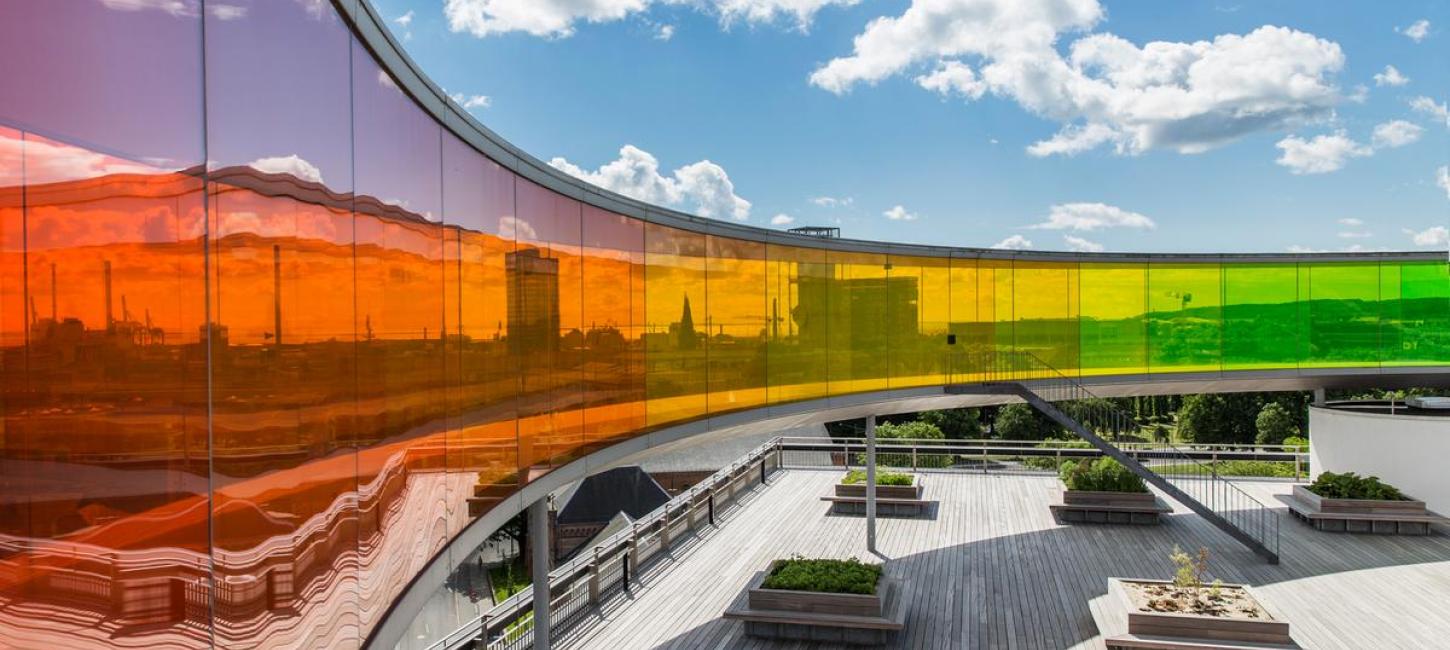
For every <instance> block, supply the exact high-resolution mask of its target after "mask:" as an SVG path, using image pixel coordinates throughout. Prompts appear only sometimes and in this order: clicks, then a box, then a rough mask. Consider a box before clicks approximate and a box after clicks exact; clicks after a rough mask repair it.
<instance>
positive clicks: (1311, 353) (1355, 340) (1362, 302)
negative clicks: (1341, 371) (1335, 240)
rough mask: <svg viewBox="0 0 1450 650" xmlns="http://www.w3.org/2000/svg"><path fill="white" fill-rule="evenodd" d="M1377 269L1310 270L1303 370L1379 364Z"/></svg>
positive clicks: (1360, 266)
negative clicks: (1304, 368)
mask: <svg viewBox="0 0 1450 650" xmlns="http://www.w3.org/2000/svg"><path fill="white" fill-rule="evenodd" d="M1379 299H1380V277H1379V265H1378V264H1357V263H1356V264H1333V263H1331V264H1314V265H1310V266H1309V301H1308V312H1309V313H1308V321H1307V322H1306V324H1307V326H1308V335H1309V349H1308V355H1307V357H1306V358H1305V360H1304V363H1303V364H1302V365H1303V366H1305V367H1311V368H1313V367H1344V366H1376V365H1379V358H1380V331H1379Z"/></svg>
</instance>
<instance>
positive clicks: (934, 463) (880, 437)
mask: <svg viewBox="0 0 1450 650" xmlns="http://www.w3.org/2000/svg"><path fill="white" fill-rule="evenodd" d="M876 439H877V441H879V442H881V443H882V444H891V441H893V440H926V441H932V440H945V439H946V436H945V435H944V434H943V433H942V432H941V429H938V428H936V426H934V425H931V424H928V423H926V422H921V421H912V422H903V423H901V424H892V423H890V422H886V423H882V424H879V425H877V426H876ZM926 444H941V443H932V442H927V443H926ZM954 460H955V459H954V458H953V457H952V456H951V455H950V454H929V453H926V452H925V451H918V452H917V455H916V466H917V467H951V465H952V462H953V461H954ZM856 463H857V464H860V465H865V464H866V454H857V455H856ZM876 465H877V466H878V467H880V466H883V465H884V466H886V467H911V454H902V453H880V452H879V451H878V452H877V454H876Z"/></svg>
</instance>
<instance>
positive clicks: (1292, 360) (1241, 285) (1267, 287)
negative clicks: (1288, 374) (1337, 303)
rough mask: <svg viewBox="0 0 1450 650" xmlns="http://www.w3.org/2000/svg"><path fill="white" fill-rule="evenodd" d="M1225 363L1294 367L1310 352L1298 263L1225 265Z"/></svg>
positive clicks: (1248, 366)
mask: <svg viewBox="0 0 1450 650" xmlns="http://www.w3.org/2000/svg"><path fill="white" fill-rule="evenodd" d="M1223 286H1224V288H1223V295H1224V306H1223V368H1224V370H1258V369H1263V368H1293V367H1294V366H1296V365H1297V364H1298V362H1299V360H1300V359H1301V358H1303V356H1304V352H1305V350H1304V341H1303V338H1302V337H1301V336H1300V334H1299V333H1300V330H1301V324H1300V322H1299V305H1298V302H1299V291H1300V287H1299V269H1298V267H1297V266H1295V265H1292V264H1226V265H1224V267H1223Z"/></svg>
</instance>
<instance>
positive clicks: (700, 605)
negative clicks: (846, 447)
mask: <svg viewBox="0 0 1450 650" xmlns="http://www.w3.org/2000/svg"><path fill="white" fill-rule="evenodd" d="M839 474H840V473H839V472H838V471H830V470H803V469H792V470H788V471H786V472H783V473H781V474H777V475H775V477H774V478H773V479H772V481H771V485H770V486H769V487H759V486H757V487H756V488H755V492H754V493H753V494H751V495H748V496H743V500H744V501H743V503H744V506H743V507H741V508H739V509H733V510H732V511H731V512H730V514H729V515H728V516H729V517H730V519H731V521H729V522H728V525H725V526H723V527H722V528H719V529H716V530H710V531H707V532H706V533H705V534H704V535H703V536H702V537H697V538H689V539H687V540H681V541H680V543H679V544H678V545H677V546H676V548H675V549H674V558H675V559H674V560H673V561H669V560H666V561H663V562H660V563H656V564H654V565H651V566H650V567H647V568H646V570H645V571H644V572H643V574H642V575H641V576H639V579H640V584H639V585H637V586H636V587H635V588H634V589H633V591H632V592H631V594H629V595H627V596H626V597H625V598H615V599H611V600H610V601H609V603H608V604H607V605H606V607H605V608H604V609H603V610H602V611H600V612H599V613H598V614H596V615H591V616H590V617H589V619H588V620H586V621H584V622H583V623H582V624H581V625H579V626H578V627H575V628H574V629H572V630H570V631H569V632H568V633H566V634H565V635H564V636H563V637H562V638H560V639H558V641H557V642H556V643H555V647H562V648H568V649H570V650H574V649H579V648H599V649H609V650H615V649H620V648H710V649H719V648H807V647H822V646H814V645H811V644H787V643H775V642H768V641H762V640H758V639H754V638H750V637H746V636H744V634H743V625H742V624H741V623H738V622H734V621H727V620H724V619H722V618H721V617H720V615H721V614H722V613H723V612H724V611H725V610H726V609H727V608H729V607H730V606H731V605H732V603H734V602H736V601H737V600H741V601H742V602H743V598H744V594H743V590H744V588H745V586H746V583H747V582H748V581H749V580H750V578H751V576H752V575H753V574H754V573H755V572H756V571H758V570H760V569H761V568H762V567H764V566H765V565H766V564H767V563H768V562H769V561H770V560H773V559H776V558H781V557H787V556H789V555H791V554H795V553H800V554H804V555H808V556H833V557H851V556H856V557H860V558H862V559H871V557H872V556H871V555H870V554H869V553H867V551H866V548H865V542H864V539H865V520H864V519H863V518H862V517H859V516H857V517H852V516H834V515H830V514H828V510H829V507H830V506H829V504H826V503H823V502H821V501H820V500H819V499H818V497H820V496H821V495H823V494H826V493H827V492H828V491H829V490H830V489H831V483H832V482H833V481H835V480H836V479H837V478H838V477H839ZM1058 485H1059V484H1058V482H1057V481H1056V479H1053V478H1047V477H1035V476H1006V475H979V474H969V473H945V472H942V473H928V474H927V475H926V492H925V494H924V498H927V499H930V500H933V501H937V502H938V503H937V505H936V506H935V507H934V508H933V509H932V510H931V511H930V512H929V513H928V515H927V516H925V517H922V518H919V519H880V520H879V522H878V527H879V528H878V535H879V540H880V542H879V546H880V551H881V553H882V557H881V558H880V559H881V561H884V562H885V563H886V565H887V567H888V568H887V571H888V572H889V573H892V574H895V575H899V576H903V577H906V578H908V579H909V580H910V581H911V584H912V590H913V591H914V593H913V594H912V596H911V597H912V598H913V603H912V606H911V611H910V613H909V615H908V618H907V622H906V630H905V631H903V632H901V633H900V634H899V635H898V636H897V638H896V642H895V644H894V645H893V646H892V647H899V648H1077V647H1082V648H1103V647H1105V646H1104V644H1103V638H1105V636H1111V634H1112V633H1114V632H1115V631H1116V629H1115V628H1116V627H1117V626H1119V625H1122V624H1123V623H1122V621H1112V620H1106V619H1105V617H1104V614H1103V609H1104V608H1103V603H1104V601H1105V599H1106V593H1107V588H1108V583H1107V579H1108V577H1110V576H1123V577H1146V578H1168V577H1170V576H1171V567H1170V564H1169V562H1168V559H1167V555H1168V553H1169V551H1170V550H1171V549H1172V548H1173V545H1174V544H1179V545H1181V546H1183V547H1184V548H1185V549H1196V548H1197V547H1199V546H1206V547H1208V549H1209V551H1210V552H1211V553H1212V560H1211V564H1210V571H1211V574H1212V576H1213V577H1217V578H1220V579H1222V580H1223V581H1224V582H1227V583H1236V582H1237V583H1248V584H1251V585H1254V586H1255V588H1256V590H1257V591H1258V592H1259V593H1260V594H1261V595H1262V596H1263V597H1264V598H1265V599H1266V600H1268V601H1269V602H1268V609H1269V610H1270V612H1271V613H1272V614H1273V615H1275V616H1276V617H1280V618H1285V619H1286V620H1289V621H1290V622H1291V623H1292V625H1293V635H1294V638H1295V640H1296V641H1297V642H1298V643H1299V644H1300V645H1301V646H1303V647H1305V648H1347V649H1348V648H1355V649H1358V648H1435V647H1445V644H1446V643H1447V641H1446V639H1447V637H1450V607H1446V602H1447V600H1450V536H1446V535H1445V534H1444V531H1439V532H1438V533H1437V534H1435V535H1431V536H1428V537H1409V538H1401V537H1384V536H1362V535H1343V534H1326V533H1320V532H1316V531H1314V530H1312V529H1310V528H1309V527H1307V526H1304V525H1303V524H1301V523H1299V522H1297V521H1294V520H1293V519H1291V518H1289V517H1288V516H1287V515H1285V516H1283V519H1282V521H1281V522H1280V529H1281V538H1282V555H1283V563H1282V564H1280V565H1278V566H1270V565H1268V564H1265V563H1264V562H1263V561H1262V559H1261V558H1259V557H1258V556H1256V555H1254V554H1253V553H1251V552H1250V551H1248V550H1246V549H1244V548H1243V547H1241V546H1239V545H1238V544H1237V543H1236V542H1234V541H1233V540H1231V539H1230V538H1229V537H1227V536H1226V535H1224V534H1222V533H1221V532H1219V531H1218V530H1217V529H1214V528H1213V527H1212V526H1210V525H1209V524H1208V523H1206V522H1204V521H1203V520H1202V519H1200V518H1199V517H1197V516H1196V515H1193V514H1192V513H1189V512H1187V511H1186V510H1184V509H1182V508H1181V506H1177V505H1176V504H1174V505H1175V507H1176V508H1177V509H1176V510H1175V512H1174V513H1172V514H1169V515H1165V516H1164V517H1163V525H1161V526H1151V527H1146V526H1102V525H1072V526H1065V525H1059V524H1057V523H1055V522H1054V521H1053V518H1052V515H1051V512H1050V511H1049V509H1048V505H1049V504H1051V503H1054V502H1056V501H1058V500H1059V492H1058V490H1059V489H1060V488H1059V487H1058ZM1243 485H1244V487H1246V488H1247V489H1249V490H1250V491H1251V492H1253V493H1254V494H1255V495H1256V496H1258V497H1260V498H1261V499H1262V500H1264V501H1265V502H1266V503H1273V504H1275V505H1276V506H1280V508H1279V509H1280V510H1281V511H1282V510H1283V508H1282V502H1281V501H1280V500H1279V498H1278V496H1279V495H1287V494H1288V493H1289V492H1290V488H1291V485H1290V484H1288V483H1245V484H1243ZM1100 629H1101V630H1102V631H1103V632H1107V634H1104V633H1102V632H1100Z"/></svg>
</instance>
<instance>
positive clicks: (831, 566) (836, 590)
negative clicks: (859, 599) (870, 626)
mask: <svg viewBox="0 0 1450 650" xmlns="http://www.w3.org/2000/svg"><path fill="white" fill-rule="evenodd" d="M880 579H881V565H879V564H866V563H865V562H862V561H860V560H858V559H856V558H854V557H853V558H851V559H849V560H820V559H808V558H804V557H801V556H799V555H797V556H794V557H792V558H790V559H789V560H781V561H779V562H777V563H776V565H775V568H773V569H771V571H770V575H768V576H766V577H765V581H764V582H762V583H761V585H760V586H761V587H763V588H765V589H788V590H792V591H815V592H821V593H827V594H874V593H876V582H877V581H878V580H880Z"/></svg>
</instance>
